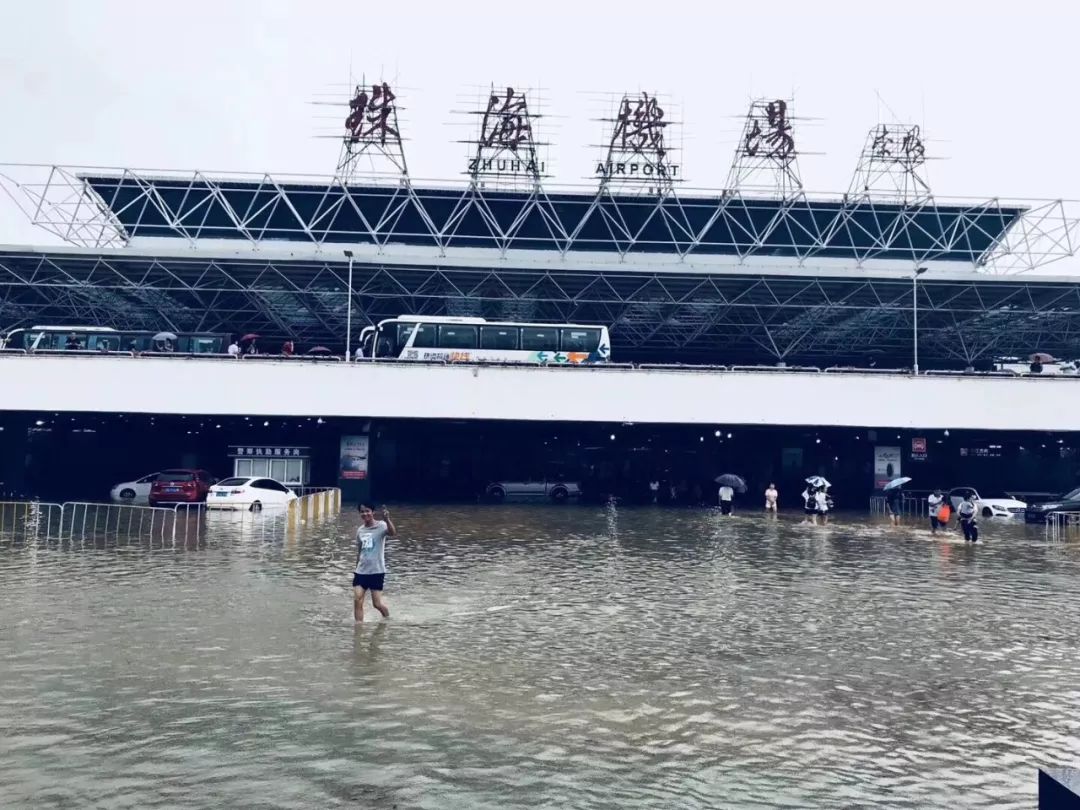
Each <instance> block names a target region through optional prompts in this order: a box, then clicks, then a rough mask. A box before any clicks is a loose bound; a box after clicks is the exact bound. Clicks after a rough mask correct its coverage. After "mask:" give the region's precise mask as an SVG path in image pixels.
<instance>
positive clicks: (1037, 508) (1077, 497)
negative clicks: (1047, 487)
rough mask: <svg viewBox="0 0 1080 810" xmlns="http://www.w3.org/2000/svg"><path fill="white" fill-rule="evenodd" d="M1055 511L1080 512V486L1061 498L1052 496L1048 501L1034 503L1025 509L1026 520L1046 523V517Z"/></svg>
mask: <svg viewBox="0 0 1080 810" xmlns="http://www.w3.org/2000/svg"><path fill="white" fill-rule="evenodd" d="M1055 512H1080V487H1077V488H1076V489H1074V490H1073V491H1072V492H1070V493H1068V494H1066V495H1062V496H1061V497H1060V498H1051V499H1050V500H1048V501H1047V502H1046V503H1033V504H1030V505H1028V508H1027V509H1025V510H1024V520H1026V521H1027V522H1028V523H1046V519H1047V518H1048V517H1049V516H1050V515H1052V514H1054V513H1055Z"/></svg>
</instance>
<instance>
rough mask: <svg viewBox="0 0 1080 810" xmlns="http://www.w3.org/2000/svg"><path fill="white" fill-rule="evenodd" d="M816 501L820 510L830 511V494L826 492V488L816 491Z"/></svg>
mask: <svg viewBox="0 0 1080 810" xmlns="http://www.w3.org/2000/svg"><path fill="white" fill-rule="evenodd" d="M814 503H815V504H817V510H818V511H819V512H828V511H829V496H828V495H826V494H825V490H820V491H819V492H816V493H814Z"/></svg>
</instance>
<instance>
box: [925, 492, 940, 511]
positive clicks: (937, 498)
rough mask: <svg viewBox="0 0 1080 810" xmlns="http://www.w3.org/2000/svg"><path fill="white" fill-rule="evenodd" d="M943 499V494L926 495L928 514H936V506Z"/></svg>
mask: <svg viewBox="0 0 1080 810" xmlns="http://www.w3.org/2000/svg"><path fill="white" fill-rule="evenodd" d="M944 500H945V496H944V495H933V494H931V495H930V496H928V497H927V499H926V502H927V503H928V504H929V505H930V515H931V516H934V515H936V514H937V511H938V507H939V506H941V502H942V501H944Z"/></svg>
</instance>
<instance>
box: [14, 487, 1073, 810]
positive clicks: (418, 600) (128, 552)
mask: <svg viewBox="0 0 1080 810" xmlns="http://www.w3.org/2000/svg"><path fill="white" fill-rule="evenodd" d="M394 513H395V517H396V519H397V522H398V525H399V530H400V532H401V537H400V539H398V540H396V541H391V546H390V549H389V552H388V558H389V564H390V568H391V573H390V576H389V577H388V584H387V600H388V602H389V603H390V605H391V610H392V611H393V619H391V620H390V621H389V622H381V621H379V620H378V619H377V618H376V617H375V615H374V613H372V614H371V615H370V616H369V617H368V621H366V622H365V623H364V624H363V625H361V626H356V625H354V624H353V622H352V620H351V604H350V601H349V591H348V584H349V576H350V572H351V569H352V565H353V563H354V560H355V552H354V550H353V547H352V540H351V538H352V533H353V531H354V529H355V526H356V524H357V523H358V518H357V516H356V515H355V513H346V514H344V515H343V516H342V517H341V519H340V521H339V522H332V523H312V524H309V525H304V526H299V527H296V528H295V529H293V530H288V531H286V530H285V528H284V527H282V526H280V525H275V524H274V522H273V519H272V516H266V519H265V520H261V521H259V520H252V519H250V517H247V518H245V517H244V516H239V515H238V516H232V515H229V514H228V513H225V514H222V515H213V516H210V517H211V518H212V519H209V520H207V521H206V523H205V527H204V528H205V530H204V531H203V532H202V534H201V537H200V540H199V542H197V543H187V544H183V543H182V544H177V545H176V546H175V547H172V546H168V547H163V546H162V545H161V544H160V543H156V542H155V543H147V544H143V545H138V544H134V545H130V544H115V543H110V542H104V543H89V544H83V545H79V544H71V543H66V544H55V543H39V544H27V545H13V544H11V543H7V544H5V543H0V594H2V595H0V616H2V617H3V618H2V623H0V677H2V678H3V683H4V684H5V689H4V690H2V691H0V716H3V717H4V718H5V721H6V729H7V731H6V734H5V736H4V737H3V738H2V740H0V753H2V756H0V791H3V795H4V796H5V803H6V804H13V805H15V806H18V805H26V806H31V805H32V806H38V805H43V804H44V805H49V804H58V805H66V804H79V805H113V804H131V803H135V804H138V805H139V806H164V805H174V804H179V803H183V804H185V805H186V806H204V807H219V806H224V805H237V806H247V805H251V804H253V803H258V802H266V803H272V804H274V805H275V806H281V807H311V806H343V805H351V804H354V803H359V802H365V803H370V802H375V803H382V804H386V805H388V806H392V805H393V804H395V803H397V804H398V806H400V807H440V808H442V807H505V806H511V805H518V804H542V805H549V804H557V803H562V804H567V805H570V806H590V807H626V806H631V807H653V806H657V805H660V804H676V805H678V806H701V807H714V806H746V807H754V806H760V807H772V806H776V805H778V804H785V803H786V804H789V805H793V806H800V807H805V806H819V807H835V806H845V805H846V806H850V805H862V804H870V803H873V802H874V801H877V800H880V799H881V797H882V796H887V797H888V800H887V803H888V804H889V805H890V806H897V807H924V806H939V807H940V806H965V805H966V806H989V805H993V806H997V807H1020V806H1025V807H1026V806H1030V805H1031V803H1032V799H1033V796H1034V786H1035V780H1034V770H1033V769H1034V766H1036V765H1038V764H1041V763H1054V762H1075V761H1076V760H1077V759H1078V758H1080V742H1078V741H1077V737H1076V735H1075V726H1074V725H1073V724H1072V723H1073V721H1072V719H1071V718H1074V717H1075V716H1077V713H1078V711H1080V690H1078V689H1076V687H1075V686H1073V684H1076V683H1080V656H1078V654H1077V641H1078V638H1077V636H1078V632H1077V629H1076V628H1077V623H1076V621H1075V617H1076V616H1077V608H1078V602H1080V597H1077V596H1076V595H1075V594H1076V590H1075V582H1076V581H1077V575H1078V574H1080V544H1075V543H1074V544H1062V543H1048V542H1046V541H1045V539H1044V537H1043V534H1042V533H1041V531H1039V530H1032V529H1027V528H1026V527H1024V526H1022V525H1018V524H994V523H988V524H987V525H986V526H985V527H984V528H985V537H986V539H987V542H986V543H985V544H980V545H979V546H978V547H974V548H973V547H971V546H965V545H964V544H963V542H962V540H961V539H960V538H959V537H958V536H957V535H954V534H950V535H945V536H938V537H934V536H932V535H931V534H930V532H929V530H928V529H925V528H922V527H916V528H901V529H892V528H890V527H887V526H885V525H884V524H881V523H869V522H867V521H866V520H862V519H858V518H855V517H851V516H845V515H838V516H834V519H833V522H830V524H829V525H828V526H808V525H800V524H799V523H798V520H799V516H795V515H792V516H786V515H781V517H780V519H779V520H775V521H773V520H767V519H766V518H765V517H764V515H758V514H747V513H746V512H744V513H742V514H740V515H739V516H736V517H734V518H721V517H719V515H717V514H716V513H714V512H711V511H695V510H679V509H666V508H658V507H640V508H626V507H623V506H620V505H607V506H602V507H597V508H592V507H565V508H559V507H548V506H502V507H471V508H462V507H458V506H455V507H450V508H442V507H430V506H429V507H422V508H409V507H407V506H402V507H398V508H397V509H395V512H394Z"/></svg>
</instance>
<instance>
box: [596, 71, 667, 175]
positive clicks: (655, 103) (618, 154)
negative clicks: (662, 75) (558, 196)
mask: <svg viewBox="0 0 1080 810" xmlns="http://www.w3.org/2000/svg"><path fill="white" fill-rule="evenodd" d="M600 120H602V121H604V122H606V123H608V124H610V125H611V128H610V132H611V135H610V138H609V140H608V142H607V154H606V157H605V159H604V161H603V162H602V163H600V164H599V165H598V166H597V167H596V174H597V175H598V176H599V178H600V191H601V192H604V191H607V192H609V193H612V194H647V195H655V196H661V197H664V196H669V195H671V194H673V193H674V191H675V183H676V182H679V181H680V180H681V179H682V178H681V177H680V176H679V174H680V169H681V167H680V166H679V165H678V164H675V163H673V162H672V161H671V157H672V150H671V148H670V146H669V139H668V138H667V137H666V135H667V132H666V130H667V128H668V127H670V126H671V125H672V124H673V123H675V122H674V121H672V120H670V119H669V118H668V117H667V113H666V111H665V110H664V108H663V107H662V106H661V105H660V99H659V98H658V97H657V96H656V94H655V93H654V94H652V95H649V93H646V92H642V93H640V94H638V95H636V96H630V95H624V96H623V97H622V99H621V100H620V101H619V107H618V112H617V113H616V114H615V115H614V117H611V118H602V119H600Z"/></svg>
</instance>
